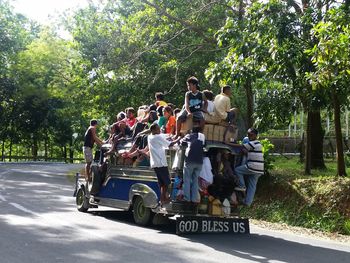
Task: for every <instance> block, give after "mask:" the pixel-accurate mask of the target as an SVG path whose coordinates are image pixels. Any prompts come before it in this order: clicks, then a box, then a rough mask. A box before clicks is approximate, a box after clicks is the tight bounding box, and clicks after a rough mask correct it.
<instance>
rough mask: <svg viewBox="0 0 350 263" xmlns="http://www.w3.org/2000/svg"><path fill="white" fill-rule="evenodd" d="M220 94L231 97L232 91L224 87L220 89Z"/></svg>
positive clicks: (227, 86)
mask: <svg viewBox="0 0 350 263" xmlns="http://www.w3.org/2000/svg"><path fill="white" fill-rule="evenodd" d="M221 92H222V93H224V94H226V95H227V96H231V94H232V91H231V86H229V85H225V86H223V87H222V88H221Z"/></svg>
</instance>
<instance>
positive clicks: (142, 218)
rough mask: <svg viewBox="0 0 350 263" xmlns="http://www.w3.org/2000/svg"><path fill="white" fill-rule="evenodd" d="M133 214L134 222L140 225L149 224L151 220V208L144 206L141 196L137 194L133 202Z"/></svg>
mask: <svg viewBox="0 0 350 263" xmlns="http://www.w3.org/2000/svg"><path fill="white" fill-rule="evenodd" d="M132 212H133V216H134V221H135V223H136V224H138V225H141V226H146V225H149V224H150V223H151V221H152V217H153V212H152V211H151V208H149V207H145V204H144V202H143V199H142V197H141V196H137V197H136V198H135V200H134V202H133V211H132Z"/></svg>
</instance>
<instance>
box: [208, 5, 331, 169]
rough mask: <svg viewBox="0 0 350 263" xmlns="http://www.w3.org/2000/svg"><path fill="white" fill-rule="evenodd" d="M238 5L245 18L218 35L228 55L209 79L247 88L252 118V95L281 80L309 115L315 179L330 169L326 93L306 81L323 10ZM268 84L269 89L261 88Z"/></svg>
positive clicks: (309, 153)
mask: <svg viewBox="0 0 350 263" xmlns="http://www.w3.org/2000/svg"><path fill="white" fill-rule="evenodd" d="M233 3H234V4H235V6H236V9H237V10H238V11H239V14H240V15H239V16H235V15H232V16H231V17H229V18H228V19H227V20H226V25H225V26H224V27H223V28H222V29H220V30H219V31H218V32H217V36H218V41H219V44H221V45H222V46H223V47H226V48H227V52H226V55H225V57H223V58H222V60H221V62H220V63H213V64H212V66H211V69H209V70H208V75H209V76H212V78H215V77H217V75H216V74H220V75H219V77H222V75H224V76H225V77H226V79H227V81H229V82H234V83H236V85H237V86H243V87H244V89H245V90H246V94H247V105H248V106H247V108H248V110H247V119H249V118H252V116H253V112H252V109H253V100H252V96H253V94H254V93H253V92H255V93H256V94H258V93H259V91H258V89H259V87H261V86H263V87H266V86H268V85H269V83H271V82H272V83H274V82H275V81H277V82H280V83H281V85H280V86H281V87H285V88H289V89H290V92H288V93H287V94H289V95H290V96H291V98H290V100H291V101H294V99H295V97H297V98H298V99H299V101H301V103H302V104H303V109H304V110H306V112H307V113H308V124H309V125H308V126H307V145H308V147H307V158H306V166H305V173H307V174H310V172H311V168H324V167H325V165H324V160H323V149H322V148H323V147H322V145H323V134H324V132H323V131H322V126H321V118H320V108H321V107H322V106H323V105H325V102H324V101H323V99H322V98H323V97H322V92H320V91H314V90H312V87H311V85H310V84H309V82H308V79H307V78H306V73H307V72H312V71H313V70H314V68H313V65H312V62H311V56H310V55H307V54H305V50H306V49H308V48H310V47H312V46H313V45H314V41H315V39H313V38H312V37H311V34H310V30H311V28H312V27H313V25H314V24H316V23H317V21H318V20H319V19H320V17H322V16H321V15H322V12H321V8H320V7H319V5H316V6H317V8H313V7H311V6H310V4H311V3H306V2H305V3H304V5H302V6H299V5H298V4H296V3H295V2H289V3H283V2H280V1H269V2H268V3H259V2H253V3H252V4H251V6H249V5H248V4H245V3H244V2H242V1H238V2H235V1H233ZM291 6H293V8H294V10H291ZM222 71H224V73H222ZM264 82H265V83H266V85H260V84H259V83H264ZM253 88H254V89H253ZM271 92H273V91H271ZM257 97H258V95H257ZM257 104H259V101H257ZM290 104H291V103H290ZM249 105H250V106H249ZM271 107H273V105H271ZM291 112H292V110H291ZM249 116H250V117H249ZM252 122H253V121H252V120H251V121H248V123H247V124H249V125H252Z"/></svg>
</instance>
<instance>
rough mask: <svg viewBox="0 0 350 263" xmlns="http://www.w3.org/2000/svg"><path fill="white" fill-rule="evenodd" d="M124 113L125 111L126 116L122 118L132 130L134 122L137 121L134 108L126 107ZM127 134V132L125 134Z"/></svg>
mask: <svg viewBox="0 0 350 263" xmlns="http://www.w3.org/2000/svg"><path fill="white" fill-rule="evenodd" d="M125 113H126V118H125V119H124V121H125V123H126V125H127V126H128V127H129V128H130V130H131V131H132V130H133V128H134V126H135V124H136V122H137V119H136V117H135V114H136V112H135V109H134V108H132V107H130V108H127V109H126V110H125ZM126 132H127V131H126ZM127 135H128V134H127Z"/></svg>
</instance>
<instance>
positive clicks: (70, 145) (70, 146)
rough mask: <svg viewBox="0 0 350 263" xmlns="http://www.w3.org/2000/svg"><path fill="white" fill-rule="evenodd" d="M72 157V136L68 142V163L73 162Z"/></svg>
mask: <svg viewBox="0 0 350 263" xmlns="http://www.w3.org/2000/svg"><path fill="white" fill-rule="evenodd" d="M73 158H74V148H73V138H71V140H70V142H69V161H70V163H73Z"/></svg>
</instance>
